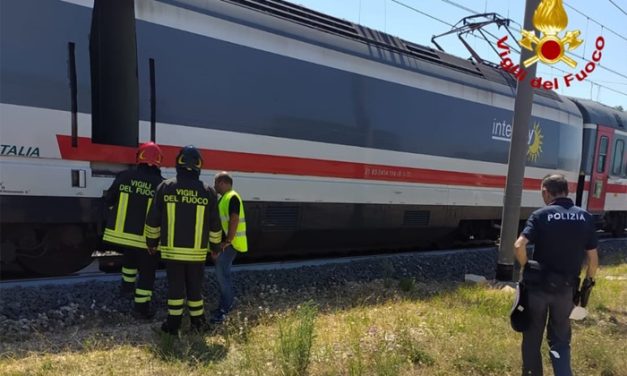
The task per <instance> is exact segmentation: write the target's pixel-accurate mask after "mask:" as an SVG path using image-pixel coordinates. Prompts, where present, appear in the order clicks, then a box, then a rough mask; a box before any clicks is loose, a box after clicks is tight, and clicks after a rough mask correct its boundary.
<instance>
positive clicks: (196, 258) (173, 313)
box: [145, 146, 220, 335]
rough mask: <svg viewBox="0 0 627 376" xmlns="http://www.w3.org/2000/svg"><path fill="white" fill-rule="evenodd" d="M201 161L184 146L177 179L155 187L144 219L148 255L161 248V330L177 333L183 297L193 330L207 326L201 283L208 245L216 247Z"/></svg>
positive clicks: (213, 207) (211, 199)
mask: <svg viewBox="0 0 627 376" xmlns="http://www.w3.org/2000/svg"><path fill="white" fill-rule="evenodd" d="M202 163H203V160H202V157H201V155H200V153H199V151H198V150H197V149H196V148H195V147H193V146H185V147H184V148H182V149H181V151H180V152H179V154H178V156H177V157H176V177H175V178H172V179H168V180H165V181H164V182H163V183H161V184H160V185H159V187H157V192H156V194H155V198H154V201H153V204H152V205H151V206H150V209H149V211H148V217H147V218H146V228H145V232H146V242H147V244H148V249H149V251H150V252H154V251H155V249H156V247H157V246H158V245H159V243H160V244H161V245H160V247H161V258H162V259H163V260H164V261H165V263H166V271H167V278H168V318H167V320H166V321H165V322H164V323H163V325H162V326H161V330H162V331H164V332H166V333H168V334H172V335H177V334H178V331H179V329H180V327H181V318H182V315H183V308H184V305H185V298H187V307H188V310H189V315H190V316H191V320H190V321H191V325H192V329H195V330H197V331H202V330H204V329H205V328H206V320H205V315H204V307H203V298H202V282H203V274H204V266H205V261H206V259H207V252H208V247H209V245H210V244H211V246H212V247H216V248H217V247H218V246H219V244H220V220H219V217H218V209H217V201H218V200H217V195H216V193H215V191H214V190H213V188H211V187H210V186H208V185H207V184H205V183H203V182H202V181H201V180H200V170H201V168H202Z"/></svg>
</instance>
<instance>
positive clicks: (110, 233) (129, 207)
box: [102, 165, 163, 249]
mask: <svg viewBox="0 0 627 376" xmlns="http://www.w3.org/2000/svg"><path fill="white" fill-rule="evenodd" d="M162 181H163V178H162V177H161V172H160V170H159V169H158V168H156V167H150V166H145V165H139V166H137V168H132V169H129V170H126V171H123V172H121V173H120V174H118V176H117V177H116V178H115V180H114V181H113V184H112V185H111V187H110V188H109V190H107V193H106V195H105V204H106V206H107V207H108V208H109V213H108V215H107V226H106V228H105V231H104V236H103V237H102V240H104V241H106V242H108V243H112V244H116V245H121V246H124V247H132V248H139V249H146V238H145V237H144V223H145V221H146V213H147V212H148V207H149V206H150V204H151V202H152V197H153V196H154V194H155V189H156V188H157V186H158V185H159V184H160V183H161V182H162Z"/></svg>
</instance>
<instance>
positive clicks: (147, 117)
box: [0, 0, 627, 275]
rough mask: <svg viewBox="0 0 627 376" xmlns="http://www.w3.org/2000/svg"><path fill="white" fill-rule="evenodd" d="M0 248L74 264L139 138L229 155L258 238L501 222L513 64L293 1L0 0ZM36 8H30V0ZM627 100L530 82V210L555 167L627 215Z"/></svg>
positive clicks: (210, 163) (588, 202)
mask: <svg viewBox="0 0 627 376" xmlns="http://www.w3.org/2000/svg"><path fill="white" fill-rule="evenodd" d="M0 7H1V8H0V51H2V53H1V54H0V85H1V86H0V132H1V144H2V145H0V152H1V156H0V210H1V216H0V219H1V224H0V226H1V234H2V236H1V254H0V256H1V258H0V261H1V265H0V266H1V267H2V269H3V270H7V268H9V267H11V266H12V265H15V264H16V263H17V264H19V265H20V266H21V267H22V268H24V269H27V270H29V271H31V272H35V273H39V274H46V275H53V274H67V273H71V272H73V271H76V270H78V269H80V268H81V267H83V266H85V265H86V264H87V263H89V262H91V254H92V251H93V250H95V249H98V248H99V244H98V239H99V234H100V233H101V230H102V228H101V227H102V219H103V216H104V210H105V209H106V208H103V207H102V203H101V200H100V198H101V197H102V195H103V192H104V191H105V190H106V189H107V188H108V187H109V185H110V184H111V182H112V179H113V178H114V176H115V174H116V173H117V172H119V171H121V170H123V169H125V168H128V166H129V165H131V164H133V162H134V156H135V150H136V147H137V145H138V143H141V142H145V141H149V140H153V141H156V142H157V143H159V144H160V145H161V146H162V148H163V150H164V153H165V161H164V162H165V168H164V169H163V173H164V176H166V177H171V176H173V175H174V173H175V172H174V168H173V166H174V156H175V155H176V152H177V151H178V149H179V148H180V147H181V146H183V145H187V144H194V145H195V146H196V147H198V148H199V149H200V150H201V152H202V154H203V158H204V161H205V165H204V166H203V168H204V170H203V173H202V176H201V178H202V179H203V180H205V181H211V180H212V178H213V174H214V173H216V172H217V171H221V170H227V171H230V172H232V174H233V176H234V181H235V188H236V189H237V190H238V192H240V194H241V195H242V197H243V200H244V201H245V203H246V210H247V212H246V219H247V227H248V232H249V244H250V248H251V251H252V252H250V254H251V255H255V256H257V257H283V256H284V255H304V254H307V255H308V254H312V253H317V252H318V253H319V252H325V253H340V252H342V253H345V252H353V251H355V252H356V251H368V250H402V249H412V248H416V247H420V246H429V245H433V244H436V245H437V244H439V242H442V241H445V240H447V239H451V238H452V237H461V238H470V237H474V238H479V239H486V238H495V237H496V236H497V235H498V225H499V223H500V216H501V211H502V202H503V194H504V186H505V175H506V171H507V158H508V149H509V142H510V138H511V130H512V124H511V119H512V118H513V114H512V111H513V107H514V106H513V105H514V96H515V91H516V80H515V78H513V77H512V76H511V75H510V74H509V73H507V72H504V71H503V70H502V69H499V68H498V67H496V66H492V65H487V64H478V63H476V62H473V61H470V60H465V59H461V58H458V57H455V56H452V55H449V54H446V53H444V52H441V51H438V50H435V49H432V48H429V47H425V46H421V45H418V44H414V43H411V42H408V41H405V40H402V39H400V38H397V37H394V36H391V35H388V34H385V33H382V32H379V31H376V30H373V29H370V28H367V27H364V26H361V25H357V24H354V23H351V22H348V21H345V20H341V19H338V18H334V17H331V16H328V15H326V14H322V13H319V12H315V11H312V10H310V9H307V8H304V7H301V6H298V5H295V4H292V3H289V2H286V1H282V0H118V1H115V2H113V1H108V0H43V1H42V0H3V1H2V2H0ZM34 10H36V11H34ZM626 127H627V115H626V114H625V113H624V112H619V111H617V110H614V109H612V108H609V107H606V106H604V105H602V104H599V103H595V102H592V101H587V100H582V99H574V98H567V97H563V96H559V95H557V94H556V93H554V92H550V91H545V90H539V91H536V92H535V94H534V99H533V110H532V121H531V125H530V128H529V150H528V155H527V156H528V160H527V167H526V171H525V178H524V191H523V196H522V207H521V220H523V219H524V218H526V217H527V216H528V215H529V213H530V212H531V211H533V210H534V209H535V208H537V207H539V206H542V205H543V203H542V201H541V197H540V195H539V193H538V189H539V186H540V182H541V179H542V177H543V176H545V175H546V174H548V173H554V172H559V173H562V174H564V175H565V176H566V178H567V179H568V181H569V182H570V183H571V185H570V190H571V196H572V197H573V198H574V199H575V200H576V202H577V204H579V205H581V206H582V207H584V208H586V209H587V210H589V211H591V212H592V213H593V214H595V215H596V216H597V218H598V219H599V225H600V226H601V227H603V228H605V229H607V230H610V231H613V232H614V233H616V234H618V233H622V231H623V230H624V228H625V225H626V222H627V153H626V152H625V143H627V129H626Z"/></svg>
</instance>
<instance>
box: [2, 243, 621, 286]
mask: <svg viewBox="0 0 627 376" xmlns="http://www.w3.org/2000/svg"><path fill="white" fill-rule="evenodd" d="M607 241H612V242H615V241H619V242H620V241H623V242H624V243H625V246H626V247H627V237H626V238H612V237H611V236H610V234H604V233H601V234H599V242H600V243H603V242H607ZM484 243H485V242H484ZM493 248H494V246H485V244H484V246H483V247H479V246H475V247H472V246H467V247H465V248H456V249H449V250H431V251H423V250H421V251H410V252H393V253H376V254H368V255H357V256H343V257H324V258H315V259H305V260H288V261H272V262H252V263H246V264H236V265H234V266H233V272H235V273H237V272H241V271H264V270H266V271H268V270H287V269H297V268H301V267H308V266H322V265H341V264H348V263H353V262H361V261H372V260H375V259H379V260H385V259H387V258H394V257H403V256H405V257H411V256H416V255H422V256H430V255H440V256H445V255H454V254H456V253H457V252H461V251H464V250H469V249H472V250H475V251H481V250H482V249H485V250H488V249H493ZM213 269H214V267H213V266H207V267H206V268H205V271H206V272H207V273H212V272H213ZM165 276H166V274H165V270H162V269H160V270H157V273H156V278H157V279H164V278H165ZM119 279H120V273H118V272H103V271H101V270H99V267H98V261H94V262H93V263H92V264H91V265H89V266H88V267H86V268H84V269H83V270H81V271H79V272H77V273H74V274H71V275H67V276H59V277H40V278H9V279H4V280H0V289H3V288H6V289H8V288H12V287H18V286H19V287H35V286H45V285H72V284H79V283H84V282H91V281H119Z"/></svg>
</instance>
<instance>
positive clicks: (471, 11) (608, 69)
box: [440, 0, 627, 78]
mask: <svg viewBox="0 0 627 376" xmlns="http://www.w3.org/2000/svg"><path fill="white" fill-rule="evenodd" d="M440 1H442V2H444V3H447V4H450V5H453V6H455V7H457V8H459V9H462V10H465V11H466V12H468V13H471V14H478V13H480V12H477V11H476V10H474V9H472V8H468V7H466V6H464V5H461V4H458V3H457V2H455V1H452V0H440ZM566 5H568V4H566ZM568 6H569V7H571V8H572V6H570V5H568ZM573 9H575V8H573ZM575 11H577V12H579V13H581V12H580V11H579V10H576V9H575ZM581 14H582V15H583V16H584V17H586V19H587V20H590V21H593V22H596V21H595V20H594V19H592V18H590V17H588V16H587V15H585V14H583V13H581ZM511 21H512V22H513V23H515V24H518V25H520V24H519V23H518V22H516V21H514V20H511ZM597 23H598V22H597ZM599 25H601V24H599ZM520 27H521V28H522V25H520ZM601 27H604V28H605V29H607V30H610V31H612V30H611V29H609V28H607V27H605V26H604V25H601ZM586 30H587V24H586ZM485 32H486V33H487V34H489V35H491V36H492V37H495V36H494V34H492V33H490V32H489V31H485ZM619 36H620V37H621V38H623V39H625V40H626V41H627V39H626V38H625V37H623V36H621V35H619ZM497 40H498V38H497ZM508 47H510V48H512V47H511V46H509V45H508ZM584 48H585V46H584ZM516 52H518V51H516ZM567 53H568V54H569V55H573V56H575V57H578V58H579V59H581V60H583V61H586V62H588V63H589V62H591V60H590V59H587V58H586V57H584V56H582V55H578V54H576V53H574V52H570V51H568V52H567ZM598 66H599V67H600V68H601V69H604V70H606V71H608V72H610V73H614V74H615V75H617V76H620V77H623V78H627V75H625V74H622V73H620V72H618V71H617V70H616V69H612V68H609V67H607V66H605V65H603V64H598Z"/></svg>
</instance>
